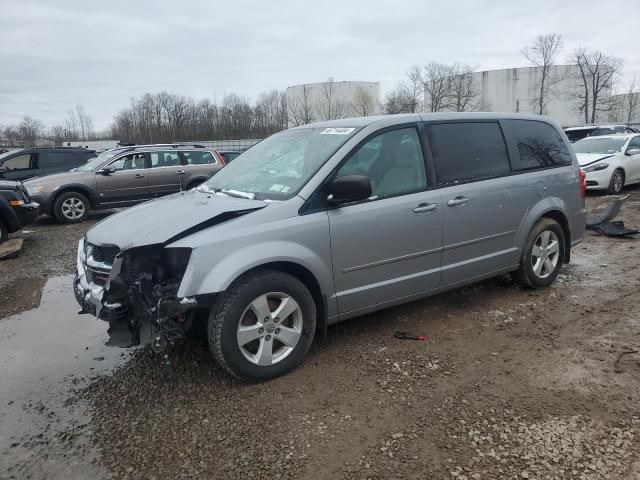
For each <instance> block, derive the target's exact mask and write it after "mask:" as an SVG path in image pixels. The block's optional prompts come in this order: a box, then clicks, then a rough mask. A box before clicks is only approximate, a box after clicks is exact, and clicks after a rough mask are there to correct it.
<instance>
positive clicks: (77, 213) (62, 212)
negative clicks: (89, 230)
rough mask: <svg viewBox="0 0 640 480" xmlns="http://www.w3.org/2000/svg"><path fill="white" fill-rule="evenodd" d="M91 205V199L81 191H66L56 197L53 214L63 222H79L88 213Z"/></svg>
mask: <svg viewBox="0 0 640 480" xmlns="http://www.w3.org/2000/svg"><path fill="white" fill-rule="evenodd" d="M90 208H91V205H90V204H89V200H88V199H87V197H85V196H84V195H83V194H82V193H80V192H64V193H63V194H62V195H60V196H59V197H58V198H56V200H55V202H54V204H53V214H54V215H55V217H56V218H57V219H58V221H59V222H62V223H79V222H82V221H83V220H84V219H85V218H87V215H89V210H90Z"/></svg>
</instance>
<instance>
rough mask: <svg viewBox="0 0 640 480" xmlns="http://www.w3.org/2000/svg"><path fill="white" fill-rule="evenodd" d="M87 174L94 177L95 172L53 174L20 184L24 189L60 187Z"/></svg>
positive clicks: (33, 178)
mask: <svg viewBox="0 0 640 480" xmlns="http://www.w3.org/2000/svg"><path fill="white" fill-rule="evenodd" d="M87 174H89V175H91V176H94V175H95V172H71V171H69V172H61V173H54V174H51V175H45V176H42V177H32V178H30V179H29V180H25V181H23V182H22V183H23V184H24V186H25V187H29V186H32V185H51V184H54V185H62V184H64V183H70V182H73V181H77V179H79V178H83V177H84V176H86V175H87Z"/></svg>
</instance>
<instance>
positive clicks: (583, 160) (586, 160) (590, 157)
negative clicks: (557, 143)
mask: <svg viewBox="0 0 640 480" xmlns="http://www.w3.org/2000/svg"><path fill="white" fill-rule="evenodd" d="M576 157H577V158H578V163H579V164H580V166H581V167H586V166H587V165H591V164H592V163H596V162H599V161H600V160H604V159H605V158H611V157H613V154H611V153H576Z"/></svg>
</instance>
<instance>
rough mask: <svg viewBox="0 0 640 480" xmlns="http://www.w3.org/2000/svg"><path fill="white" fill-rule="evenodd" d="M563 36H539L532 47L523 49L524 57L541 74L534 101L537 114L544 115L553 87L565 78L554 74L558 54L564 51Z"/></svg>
mask: <svg viewBox="0 0 640 480" xmlns="http://www.w3.org/2000/svg"><path fill="white" fill-rule="evenodd" d="M562 46H563V42H562V36H561V35H558V34H556V33H549V34H546V35H538V36H537V37H536V39H535V41H534V42H533V44H532V45H531V46H528V47H525V48H523V49H522V55H524V58H526V59H527V60H528V61H529V62H530V63H531V64H533V66H534V67H535V68H536V69H537V70H538V72H539V74H540V75H539V79H538V82H537V83H538V84H537V88H536V90H537V95H536V97H535V98H534V99H533V103H534V105H535V107H536V113H537V114H539V115H543V114H544V113H545V110H546V106H547V103H548V101H549V97H550V95H551V92H552V87H553V86H554V85H555V84H556V83H558V82H559V81H560V80H562V78H563V76H562V75H558V74H555V75H553V74H552V67H553V66H554V63H555V58H556V56H557V54H558V53H559V52H560V50H562Z"/></svg>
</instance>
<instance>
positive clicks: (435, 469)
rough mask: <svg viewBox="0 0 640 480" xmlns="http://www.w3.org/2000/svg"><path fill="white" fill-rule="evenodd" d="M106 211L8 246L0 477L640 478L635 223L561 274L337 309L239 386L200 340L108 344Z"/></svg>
mask: <svg viewBox="0 0 640 480" xmlns="http://www.w3.org/2000/svg"><path fill="white" fill-rule="evenodd" d="M628 193H630V194H631V197H630V198H629V200H628V201H627V202H626V204H625V207H624V209H623V211H622V213H621V214H620V216H619V217H620V218H621V219H622V220H624V221H625V223H626V224H627V225H629V226H640V193H639V192H637V191H636V190H629V192H628ZM609 198H610V197H606V196H590V197H589V198H588V206H589V208H593V207H595V206H596V205H599V204H605V203H606V202H607V201H608V200H609ZM105 215H108V213H106V214H101V215H100V216H94V217H92V218H91V219H90V220H89V221H87V222H84V223H82V224H79V225H73V226H63V225H59V224H57V223H55V222H54V221H53V220H52V219H51V218H49V217H42V218H41V219H40V220H39V221H38V222H37V223H36V224H35V225H32V226H29V227H28V228H26V229H25V230H23V233H20V234H18V235H20V236H21V237H22V238H24V240H25V242H24V247H23V251H22V252H21V254H20V256H19V257H18V258H15V259H10V260H5V261H3V262H2V263H0V271H1V272H2V274H1V275H0V315H1V316H2V317H3V318H2V319H1V320H0V385H3V388H2V389H0V478H29V477H36V478H40V477H47V478H87V476H88V473H89V472H90V474H91V476H92V477H94V478H221V479H227V478H238V479H240V478H254V479H257V478H282V479H284V478H308V479H323V478H326V479H332V478H345V479H346V478H349V479H363V478H372V479H377V478H415V479H424V478H458V479H465V478H466V479H479V478H482V479H485V478H569V477H570V478H586V479H596V478H598V479H599V478H628V479H632V478H638V477H639V476H640V463H637V451H638V441H639V439H638V434H639V430H640V408H639V407H638V406H639V405H640V354H638V353H637V352H636V353H626V354H625V352H633V351H637V350H638V349H639V347H640V320H638V316H637V308H636V302H637V295H638V292H639V291H640V288H639V287H640V275H639V274H638V271H639V270H638V267H639V265H640V259H639V257H638V248H639V247H638V243H637V240H634V239H615V238H607V237H603V236H599V235H597V234H593V233H590V234H588V235H587V238H586V241H585V242H584V243H583V244H581V245H580V246H578V247H577V248H576V249H575V251H574V252H573V259H572V263H571V264H570V265H568V266H565V268H564V269H563V271H562V273H561V276H560V277H559V280H558V281H557V282H556V284H554V286H553V287H552V288H549V289H545V290H537V291H532V290H525V289H521V288H519V287H517V286H516V285H515V283H513V282H512V281H511V280H510V279H509V278H508V277H500V278H496V279H492V280H490V281H486V282H483V283H480V284H477V285H474V286H470V287H466V288H463V289H460V290H456V291H453V292H449V293H445V294H442V295H438V296H435V297H432V298H429V299H426V300H422V301H418V302H414V303H411V304H408V305H405V306H401V307H397V308H393V309H389V310H386V311H382V312H379V313H376V314H372V315H367V316H364V317H361V318H358V319H355V320H351V321H348V322H345V323H342V324H339V325H337V326H334V327H331V328H330V329H329V332H328V336H327V339H326V340H325V341H322V339H320V338H317V341H316V342H315V344H314V346H313V347H312V351H311V353H310V355H309V357H308V358H307V359H306V361H305V362H304V364H303V365H302V366H301V367H300V368H298V369H297V370H295V371H294V372H293V373H291V374H288V375H286V376H284V377H281V378H278V379H276V380H273V381H270V382H266V383H261V384H244V383H241V382H237V381H234V380H232V379H231V378H230V377H229V376H228V375H227V374H225V373H224V372H223V370H222V369H221V368H220V367H218V365H217V364H216V363H214V361H213V359H212V357H211V355H210V353H209V351H208V349H207V347H206V345H205V344H204V343H199V342H198V341H195V340H189V341H184V342H181V343H177V344H175V345H173V346H171V348H170V349H169V350H168V352H167V356H166V358H165V357H163V356H162V355H156V354H153V353H151V352H149V351H148V350H143V349H140V350H138V351H134V352H129V351H123V350H114V349H108V348H106V347H104V346H103V345H102V342H103V341H104V340H105V339H106V327H105V326H104V325H103V324H102V323H101V322H99V321H97V320H95V318H93V317H91V316H78V315H76V313H75V312H76V311H77V305H76V304H75V300H74V298H73V294H72V291H71V276H70V274H71V273H72V271H73V268H74V261H75V252H76V245H77V240H78V239H79V238H80V237H81V235H82V234H83V232H84V231H85V230H86V229H88V228H89V227H91V226H92V225H93V224H94V223H95V222H96V221H97V220H99V219H100V218H102V217H104V216H105ZM38 305H39V306H38ZM398 330H401V331H409V332H413V333H416V334H419V335H425V336H427V337H428V340H427V341H412V340H399V339H396V338H394V336H393V333H394V332H395V331H398ZM634 462H636V463H634Z"/></svg>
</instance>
